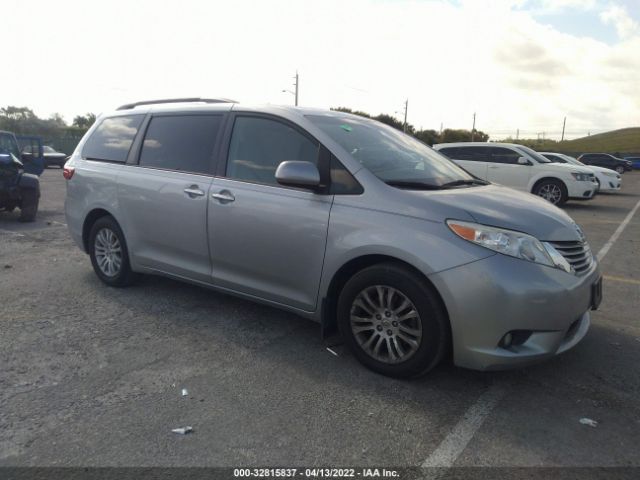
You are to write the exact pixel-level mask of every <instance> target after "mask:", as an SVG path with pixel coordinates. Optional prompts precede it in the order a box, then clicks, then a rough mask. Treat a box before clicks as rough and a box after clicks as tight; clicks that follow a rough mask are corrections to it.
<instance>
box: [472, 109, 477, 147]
mask: <svg viewBox="0 0 640 480" xmlns="http://www.w3.org/2000/svg"><path fill="white" fill-rule="evenodd" d="M475 138H476V112H473V127H471V141H472V142H473V141H474V140H475Z"/></svg>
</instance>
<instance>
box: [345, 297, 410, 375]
mask: <svg viewBox="0 0 640 480" xmlns="http://www.w3.org/2000/svg"><path fill="white" fill-rule="evenodd" d="M350 323H351V331H352V332H353V335H354V337H355V339H356V341H357V342H358V345H360V347H361V348H362V350H363V351H364V352H365V353H366V354H367V355H369V356H370V357H371V358H373V359H375V360H378V361H379V362H382V363H387V364H395V363H400V362H404V361H405V360H407V359H409V358H411V357H412V356H413V355H414V354H415V353H416V351H417V350H418V348H419V347H420V344H421V342H422V322H421V321H420V315H419V314H418V310H417V309H416V307H415V306H414V304H413V303H412V302H411V300H409V298H408V297H407V296H406V295H404V294H403V293H402V292H401V291H399V290H397V289H395V288H393V287H389V286H385V285H374V286H371V287H367V288H365V289H364V290H362V291H361V292H360V293H359V294H358V295H356V297H355V299H354V300H353V302H352V304H351V312H350Z"/></svg>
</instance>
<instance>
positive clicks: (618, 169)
mask: <svg viewBox="0 0 640 480" xmlns="http://www.w3.org/2000/svg"><path fill="white" fill-rule="evenodd" d="M616 172H618V173H619V174H620V175H622V174H623V173H624V167H622V166H620V165H618V166H617V167H616Z"/></svg>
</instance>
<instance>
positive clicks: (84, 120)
mask: <svg viewBox="0 0 640 480" xmlns="http://www.w3.org/2000/svg"><path fill="white" fill-rule="evenodd" d="M95 121H96V114H95V113H87V114H85V115H77V116H76V117H74V118H73V123H72V124H71V125H72V126H73V127H78V128H82V129H84V130H88V129H89V128H91V125H93V124H94V122H95Z"/></svg>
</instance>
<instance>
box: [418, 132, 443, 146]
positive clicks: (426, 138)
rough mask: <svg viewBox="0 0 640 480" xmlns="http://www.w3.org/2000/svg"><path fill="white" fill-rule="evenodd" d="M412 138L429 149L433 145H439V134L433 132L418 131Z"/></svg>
mask: <svg viewBox="0 0 640 480" xmlns="http://www.w3.org/2000/svg"><path fill="white" fill-rule="evenodd" d="M413 136H414V137H416V138H417V139H418V140H420V141H421V142H423V143H426V144H427V145H429V146H430V147H431V146H433V144H434V143H440V133H439V132H437V131H435V130H418V131H417V132H415V133H414V134H413Z"/></svg>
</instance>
